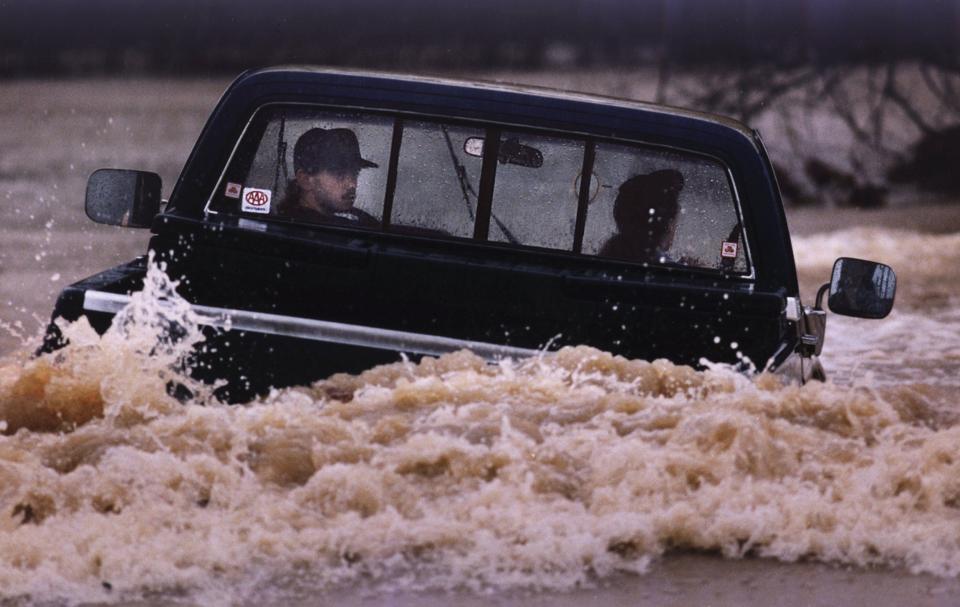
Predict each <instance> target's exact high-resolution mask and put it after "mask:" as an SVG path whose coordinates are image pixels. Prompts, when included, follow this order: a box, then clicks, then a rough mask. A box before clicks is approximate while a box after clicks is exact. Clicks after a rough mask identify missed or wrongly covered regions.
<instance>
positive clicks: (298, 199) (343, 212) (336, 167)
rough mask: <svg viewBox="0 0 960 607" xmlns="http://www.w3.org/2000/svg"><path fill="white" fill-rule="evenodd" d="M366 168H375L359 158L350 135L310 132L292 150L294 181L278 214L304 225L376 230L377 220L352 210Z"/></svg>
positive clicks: (347, 131)
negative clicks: (327, 225) (302, 222)
mask: <svg viewBox="0 0 960 607" xmlns="http://www.w3.org/2000/svg"><path fill="white" fill-rule="evenodd" d="M367 168H377V164H376V163H374V162H370V161H369V160H366V159H364V158H363V157H361V156H360V144H359V142H358V141H357V136H356V134H354V132H353V131H351V130H350V129H343V128H340V129H323V128H313V129H310V130H309V131H307V132H306V133H304V134H303V135H301V136H300V138H299V139H298V140H297V144H296V145H295V146H294V148H293V170H294V178H293V179H291V180H290V183H288V184H287V192H286V196H285V197H284V199H283V201H282V202H281V203H280V204H279V205H278V212H279V213H280V214H281V215H282V216H285V217H291V218H294V219H301V220H304V221H314V222H323V223H339V224H345V225H356V226H362V227H377V226H379V225H380V222H379V220H377V219H376V218H375V217H373V216H372V215H370V214H369V213H366V212H365V211H362V210H360V209H357V208H355V207H354V206H353V204H354V202H356V199H357V177H358V176H359V175H360V169H367Z"/></svg>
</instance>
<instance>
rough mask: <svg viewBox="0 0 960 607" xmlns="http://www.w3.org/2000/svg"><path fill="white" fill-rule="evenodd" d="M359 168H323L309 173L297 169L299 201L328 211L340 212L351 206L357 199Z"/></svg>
mask: <svg viewBox="0 0 960 607" xmlns="http://www.w3.org/2000/svg"><path fill="white" fill-rule="evenodd" d="M359 174H360V169H342V170H328V169H323V170H320V171H318V172H316V173H313V174H310V173H307V172H305V171H302V170H299V171H297V184H298V185H299V186H300V191H301V192H302V194H301V199H300V202H301V204H303V205H306V206H308V207H312V208H315V209H317V210H319V211H325V212H328V213H340V212H343V211H349V210H350V209H352V208H353V203H354V202H355V201H356V199H357V177H358V176H359Z"/></svg>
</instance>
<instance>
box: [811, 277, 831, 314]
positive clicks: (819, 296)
mask: <svg viewBox="0 0 960 607" xmlns="http://www.w3.org/2000/svg"><path fill="white" fill-rule="evenodd" d="M829 290H830V283H829V282H828V283H826V284H825V285H823V286H822V287H820V288H819V289H817V301H816V303H815V304H814V306H813V309H814V310H822V309H823V296H824V294H825V293H826V292H827V291H829Z"/></svg>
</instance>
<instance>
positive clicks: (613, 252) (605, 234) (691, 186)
mask: <svg viewBox="0 0 960 607" xmlns="http://www.w3.org/2000/svg"><path fill="white" fill-rule="evenodd" d="M582 252H583V253H584V254H588V255H599V256H602V257H609V258H614V259H622V260H626V261H632V262H637V263H644V264H654V265H684V266H690V267H697V268H710V269H721V268H723V269H727V270H731V271H733V272H736V273H746V272H747V269H748V268H747V257H746V252H745V246H744V240H743V237H742V235H741V234H740V221H739V218H738V215H737V209H736V203H735V200H734V196H733V193H732V190H731V188H730V182H729V179H728V176H727V171H726V169H725V168H724V166H723V165H722V164H721V163H720V162H718V161H716V160H713V159H710V158H705V157H701V156H697V155H694V154H686V153H682V152H675V151H670V150H661V149H656V148H645V147H639V146H627V145H620V144H614V143H607V142H599V143H597V146H596V157H595V160H594V165H593V175H592V177H591V185H590V202H589V205H588V207H587V218H586V224H585V226H584V238H583V248H582Z"/></svg>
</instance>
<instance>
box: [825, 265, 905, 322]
mask: <svg viewBox="0 0 960 607" xmlns="http://www.w3.org/2000/svg"><path fill="white" fill-rule="evenodd" d="M824 286H826V285H824ZM896 292H897V275H896V274H895V273H894V271H893V268H891V267H890V266H888V265H884V264H882V263H876V262H874V261H867V260H864V259H854V258H852V257H841V258H840V259H838V260H837V261H836V262H834V264H833V274H832V276H831V278H830V297H829V298H828V299H827V304H828V305H829V306H830V311H831V312H834V313H836V314H843V315H845V316H856V317H858V318H884V317H886V316H887V314H889V313H890V310H891V309H893V298H894V295H896ZM818 299H819V297H818ZM818 303H819V302H818Z"/></svg>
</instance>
